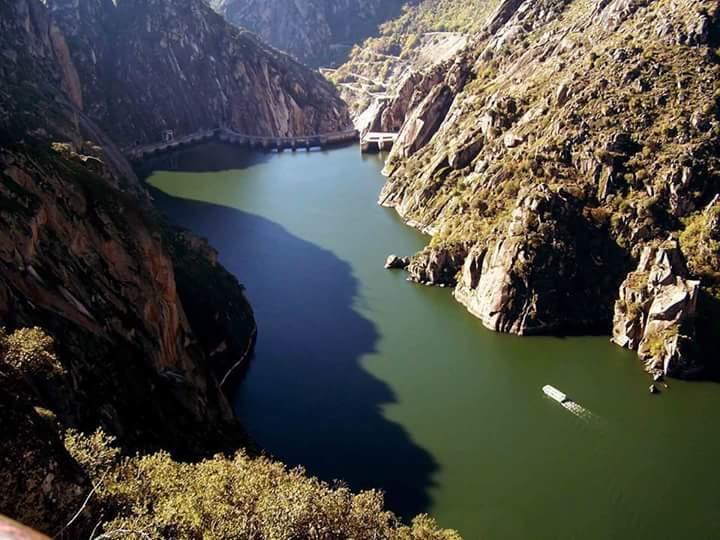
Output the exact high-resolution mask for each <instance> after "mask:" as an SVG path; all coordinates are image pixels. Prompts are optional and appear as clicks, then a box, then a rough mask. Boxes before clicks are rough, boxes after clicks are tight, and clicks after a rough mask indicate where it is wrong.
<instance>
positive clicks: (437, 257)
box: [407, 245, 467, 287]
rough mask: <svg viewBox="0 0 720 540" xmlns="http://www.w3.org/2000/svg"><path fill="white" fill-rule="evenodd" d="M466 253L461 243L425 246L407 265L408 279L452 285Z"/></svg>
mask: <svg viewBox="0 0 720 540" xmlns="http://www.w3.org/2000/svg"><path fill="white" fill-rule="evenodd" d="M466 255H467V248H466V247H465V246H463V245H445V246H439V247H427V248H425V249H424V250H423V251H421V252H420V253H418V254H417V255H414V256H413V257H412V258H411V260H410V264H409V265H408V267H407V271H408V280H410V281H414V282H415V283H422V284H423V285H439V286H441V287H452V286H454V285H455V283H456V275H457V273H458V271H459V270H460V267H461V266H462V264H463V261H464V260H465V256H466Z"/></svg>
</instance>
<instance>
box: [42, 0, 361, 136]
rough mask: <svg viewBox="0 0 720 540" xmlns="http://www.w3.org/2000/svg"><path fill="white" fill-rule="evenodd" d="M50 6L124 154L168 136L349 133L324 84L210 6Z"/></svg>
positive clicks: (156, 1)
mask: <svg viewBox="0 0 720 540" xmlns="http://www.w3.org/2000/svg"><path fill="white" fill-rule="evenodd" d="M49 4H50V7H51V13H52V17H53V20H54V22H55V23H56V24H57V26H58V27H59V29H60V30H62V32H63V34H64V35H65V36H66V39H67V42H68V45H69V49H70V54H71V57H72V60H73V63H74V65H75V66H76V67H77V72H78V73H79V80H80V86H81V90H82V96H83V103H82V106H83V109H84V110H85V111H86V112H87V114H88V116H89V117H91V118H92V119H93V120H95V121H96V122H97V123H98V124H99V125H100V126H101V127H102V128H103V129H104V130H105V131H106V132H107V133H109V134H110V135H111V136H112V137H113V139H114V140H115V141H116V142H117V143H119V144H120V145H122V146H127V145H131V144H134V143H136V142H154V141H157V140H160V136H161V132H162V130H165V129H173V130H174V131H175V133H176V135H182V134H186V133H190V132H193V131H197V130H201V129H208V128H214V127H217V126H218V125H226V126H228V127H231V128H234V129H236V130H238V131H240V132H242V133H247V134H252V135H303V134H315V133H330V132H334V131H340V130H342V129H345V128H347V127H348V125H349V120H348V116H347V111H346V107H345V105H344V103H343V102H342V101H341V100H340V99H339V97H338V96H337V93H336V92H335V90H334V89H333V88H332V86H331V85H330V84H328V83H327V82H326V81H324V79H323V78H322V77H321V76H320V75H318V74H317V73H314V72H312V71H310V70H309V69H307V68H305V67H304V66H302V65H300V64H298V63H297V62H295V61H294V60H292V59H291V58H290V57H288V56H287V55H285V54H282V53H280V52H278V51H275V50H273V49H270V48H268V47H267V46H265V45H264V44H262V43H261V42H260V41H259V40H258V39H257V38H255V37H254V36H253V35H252V34H250V33H249V32H247V31H243V30H240V29H238V28H236V27H234V26H232V25H230V24H229V23H227V22H225V20H224V19H223V18H222V17H221V16H219V15H218V14H216V13H215V12H214V11H213V10H212V9H210V8H209V7H208V6H207V5H206V4H205V2H203V0H179V1H170V0H150V1H147V0H143V1H139V0H123V1H121V2H112V1H111V0H88V1H85V2H77V1H74V0H51V1H50V2H49ZM116 4H117V5H116Z"/></svg>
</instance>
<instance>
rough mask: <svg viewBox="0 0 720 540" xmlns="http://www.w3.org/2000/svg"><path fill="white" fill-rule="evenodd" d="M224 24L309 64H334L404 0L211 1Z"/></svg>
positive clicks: (372, 31)
mask: <svg viewBox="0 0 720 540" xmlns="http://www.w3.org/2000/svg"><path fill="white" fill-rule="evenodd" d="M210 3H211V5H213V7H214V8H215V9H217V10H218V12H220V13H222V14H223V15H224V16H225V17H226V18H227V20H228V21H230V22H232V23H234V24H237V25H238V26H242V27H245V28H248V29H249V30H252V31H253V32H255V33H257V34H258V35H259V36H260V37H261V38H263V40H264V41H266V42H268V43H270V44H271V45H273V46H275V47H277V48H278V49H280V50H283V51H286V52H288V53H290V54H291V55H293V56H295V57H296V58H297V59H298V60H300V61H301V62H304V63H306V64H308V65H310V66H329V65H335V64H336V63H338V62H339V61H341V60H343V59H344V58H345V55H346V54H347V53H348V51H349V50H350V47H352V45H353V44H354V43H358V42H360V41H362V40H363V39H364V38H365V37H367V36H369V35H372V34H374V33H376V32H377V27H378V25H379V24H380V23H381V22H383V21H385V20H387V19H389V18H391V17H393V16H395V15H397V14H399V13H400V8H401V7H402V5H403V4H404V3H405V1H404V0H296V1H294V2H287V1H286V0H211V2H210Z"/></svg>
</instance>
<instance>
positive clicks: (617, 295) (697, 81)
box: [371, 0, 720, 377]
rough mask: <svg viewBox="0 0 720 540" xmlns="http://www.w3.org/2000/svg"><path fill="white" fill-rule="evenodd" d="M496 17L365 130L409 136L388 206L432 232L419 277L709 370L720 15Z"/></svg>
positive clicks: (568, 2)
mask: <svg viewBox="0 0 720 540" xmlns="http://www.w3.org/2000/svg"><path fill="white" fill-rule="evenodd" d="M488 6H490V7H492V9H490V10H488V14H487V16H486V17H485V18H484V19H483V22H482V24H481V25H480V26H479V27H478V28H477V32H476V33H475V34H474V36H473V37H472V38H471V39H470V40H469V42H468V44H467V46H466V47H465V48H464V49H463V50H461V51H459V52H458V53H456V54H455V56H454V57H452V58H450V59H448V60H447V61H445V62H443V63H441V64H439V65H436V66H434V67H431V68H428V69H424V70H421V71H419V72H415V73H413V74H412V84H410V85H407V87H405V86H403V85H399V86H396V87H395V88H394V90H395V92H394V94H395V95H394V96H392V97H391V99H389V100H385V101H384V103H383V104H382V106H381V107H379V108H378V109H377V110H376V111H375V114H374V118H373V119H371V125H372V124H373V123H374V124H375V125H377V126H381V127H383V126H384V127H386V128H393V127H396V126H399V127H400V129H399V134H398V142H397V143H396V145H395V146H394V148H393V150H392V152H391V153H390V155H389V157H388V159H387V162H386V167H385V173H386V174H387V175H388V176H389V178H388V180H387V183H386V185H385V186H384V188H383V190H382V193H381V195H380V203H381V204H383V205H385V206H389V207H392V208H395V209H396V210H397V212H398V213H399V214H400V215H401V216H402V217H403V218H404V219H405V220H406V221H407V222H408V223H409V224H411V225H413V226H415V227H417V228H419V229H421V230H423V231H425V232H428V233H430V234H432V235H433V240H432V242H431V245H430V247H429V248H428V249H426V250H425V251H423V252H422V253H420V254H418V255H416V256H415V257H414V260H413V261H412V262H411V264H410V268H413V267H420V268H425V274H424V275H426V276H433V275H435V276H444V277H443V279H442V281H443V282H444V283H448V284H452V285H456V290H455V296H456V298H457V299H458V300H459V301H460V302H462V303H463V304H465V305H466V306H467V307H468V309H469V310H470V311H471V312H472V313H473V314H474V315H476V316H478V317H479V318H480V319H481V320H482V321H483V323H484V324H485V326H487V327H488V328H491V329H493V330H498V331H506V332H513V333H518V334H527V333H558V332H566V331H572V332H593V333H594V332H602V333H607V334H609V333H611V329H612V328H613V326H614V328H615V329H614V335H615V338H614V340H615V341H616V342H617V343H619V344H621V345H623V346H627V347H631V348H633V349H636V348H639V349H640V354H641V356H642V358H643V359H644V360H645V362H646V365H647V368H648V369H649V370H651V371H653V372H662V373H664V374H667V375H674V376H684V377H696V376H715V374H716V373H717V367H718V366H717V365H715V364H716V363H715V362H714V361H713V359H712V357H711V356H708V355H707V354H703V353H702V352H701V351H702V350H705V351H707V350H708V347H709V345H708V343H709V341H708V340H710V341H712V340H713V339H714V338H712V336H713V335H716V334H717V327H716V326H713V323H712V322H711V321H712V320H713V319H714V315H713V313H716V312H717V309H716V307H715V306H716V304H717V303H718V302H720V294H718V292H717V291H718V285H719V284H720V279H719V278H720V275H719V274H718V266H717V261H718V255H719V254H720V251H718V246H719V245H720V244H718V242H717V236H716V235H715V228H716V227H715V225H716V224H717V217H716V216H717V207H718V205H717V195H718V192H720V188H719V187H718V186H720V158H719V157H718V156H719V152H718V150H719V147H720V92H719V91H718V85H717V81H718V79H719V78H720V57H719V56H718V45H719V44H720V31H719V26H720V21H719V15H718V5H717V3H716V2H710V1H704V0H682V1H671V0H654V1H650V0H632V1H631V0H607V1H602V2H595V3H587V2H581V1H574V0H543V1H541V2H531V1H529V0H527V1H523V0H504V1H502V2H489V3H488ZM391 93H393V92H391ZM648 250H649V251H648ZM447 253H455V254H457V253H462V254H465V256H464V257H458V256H453V257H449V256H445V255H444V254H447ZM666 259H667V260H671V261H673V262H672V263H670V262H663V261H666ZM653 260H654V261H655V262H653ZM431 263H432V264H434V265H435V266H437V268H434V269H432V268H431V269H429V270H428V269H427V266H428V264H431ZM648 276H649V277H648ZM653 276H655V277H653ZM420 280H421V281H426V282H430V283H432V282H433V280H432V279H422V278H421V279H420ZM633 291H636V292H633Z"/></svg>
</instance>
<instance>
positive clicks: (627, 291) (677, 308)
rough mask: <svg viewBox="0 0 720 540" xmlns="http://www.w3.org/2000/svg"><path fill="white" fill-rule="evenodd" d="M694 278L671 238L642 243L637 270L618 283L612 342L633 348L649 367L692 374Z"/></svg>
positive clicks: (695, 369)
mask: <svg viewBox="0 0 720 540" xmlns="http://www.w3.org/2000/svg"><path fill="white" fill-rule="evenodd" d="M699 293H700V281H698V280H693V279H690V278H689V275H688V271H687V268H686V266H685V261H684V258H683V255H682V253H681V252H680V248H679V246H678V244H677V242H676V241H668V242H666V243H665V244H664V245H663V246H661V247H658V248H654V247H650V246H648V247H646V248H645V249H644V250H643V252H642V255H641V257H640V261H639V263H638V266H637V269H636V270H635V271H634V272H631V273H630V274H628V276H627V278H626V279H625V281H624V282H623V283H622V285H621V286H620V295H619V298H618V300H617V302H616V303H615V316H614V319H613V337H612V340H613V342H615V343H617V344H618V345H620V346H622V347H627V348H629V349H634V350H637V351H638V354H639V355H640V357H641V358H642V359H643V360H644V361H645V365H646V367H647V369H648V370H649V371H656V370H660V371H662V373H663V374H665V375H669V376H673V377H677V376H685V377H688V376H693V375H695V374H697V373H698V371H699V370H700V366H698V365H697V364H696V363H695V361H694V359H693V358H692V357H691V352H690V350H689V347H690V344H691V340H692V338H693V336H694V317H695V316H696V312H697V303H698V296H699Z"/></svg>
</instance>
